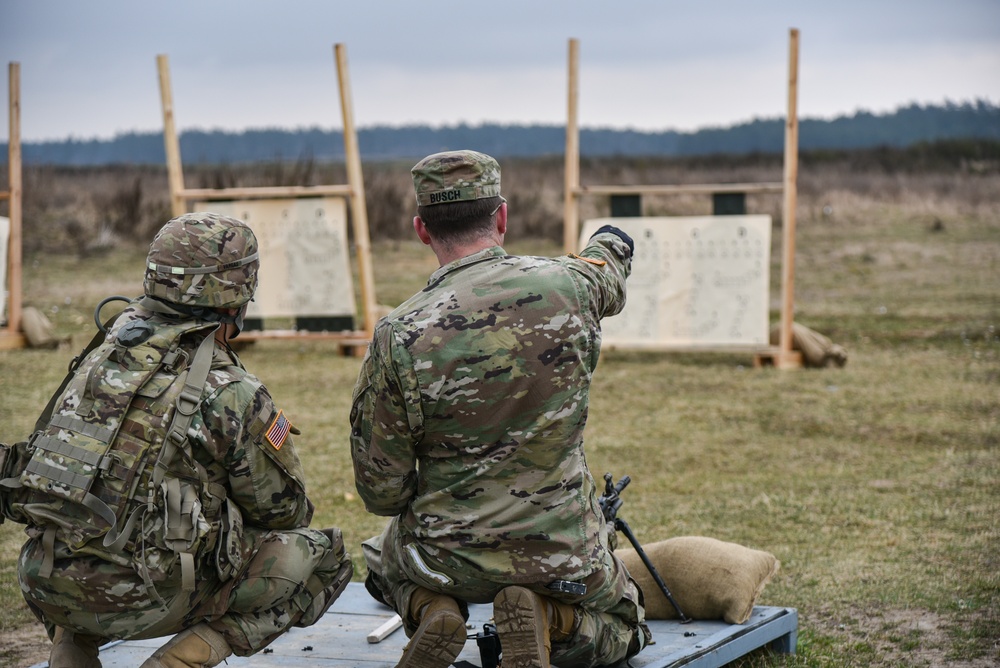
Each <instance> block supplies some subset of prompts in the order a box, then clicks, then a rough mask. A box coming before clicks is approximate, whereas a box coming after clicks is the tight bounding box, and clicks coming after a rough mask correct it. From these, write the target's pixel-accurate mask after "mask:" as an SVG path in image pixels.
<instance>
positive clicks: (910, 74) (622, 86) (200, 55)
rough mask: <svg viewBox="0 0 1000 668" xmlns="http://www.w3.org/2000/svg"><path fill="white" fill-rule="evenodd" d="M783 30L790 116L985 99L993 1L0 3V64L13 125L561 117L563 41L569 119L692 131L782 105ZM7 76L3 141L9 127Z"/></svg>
mask: <svg viewBox="0 0 1000 668" xmlns="http://www.w3.org/2000/svg"><path fill="white" fill-rule="evenodd" d="M790 28H798V29H799V31H800V55H799V97H798V106H799V115H800V117H803V118H832V117H834V116H838V115H843V114H850V113H854V112H855V111H858V110H859V109H863V110H867V111H872V112H886V111H891V110H893V109H895V108H897V107H899V106H901V105H905V104H909V103H911V102H917V103H920V104H927V103H935V104H940V103H942V102H945V101H946V100H950V101H953V102H965V101H971V100H975V99H985V100H988V101H990V102H992V103H994V104H997V103H1000V1H998V0H949V1H948V2H942V1H940V0H898V1H895V2H888V1H880V0H837V1H835V2H829V1H822V2H821V1H820V0H797V1H787V2H786V1H782V0H756V1H754V2H750V1H748V0H719V1H712V0H703V1H701V2H693V1H688V2H679V1H675V0H615V1H613V2H612V1H610V0H575V1H572V2H570V1H562V0H530V1H528V0H494V1H493V2H478V3H474V2H439V1H437V0H423V1H422V2H403V1H402V0H398V1H396V0H392V1H390V0H352V1H350V2H348V1H342V0H281V1H280V2H268V1H265V0H238V1H237V0H197V1H195V0H160V1H159V2H153V1H147V0H0V64H2V65H3V70H4V75H3V77H2V79H3V80H4V81H6V79H7V76H6V73H7V67H6V63H9V62H11V61H16V62H19V63H20V67H21V136H22V139H23V140H25V141H32V140H42V139H64V138H66V137H70V136H72V137H77V138H93V137H100V138H109V137H112V136H113V135H115V134H117V133H121V132H128V131H133V130H134V131H158V130H160V129H162V127H163V122H162V115H161V110H160V109H161V108H160V93H159V84H158V79H157V73H156V56H157V54H166V55H167V56H168V57H169V62H170V76H171V81H172V89H173V97H174V105H175V116H176V121H177V125H178V128H179V130H181V131H183V130H185V129H193V128H201V129H214V128H221V129H225V130H234V131H237V130H244V129H247V128H261V127H282V128H296V127H315V126H318V127H321V128H340V127H341V126H342V123H341V115H340V106H339V98H338V94H337V76H336V68H335V66H334V58H333V45H334V44H336V43H342V44H344V45H345V46H346V49H347V55H348V66H349V75H350V81H351V89H352V95H353V100H354V105H353V106H354V117H355V124H356V125H357V126H358V127H368V126H372V125H385V124H388V125H401V124H410V123H423V124H430V125H445V124H454V123H458V122H466V123H470V124H478V123H482V122H501V123H551V124H561V123H564V122H565V120H566V90H567V51H568V41H569V39H570V38H571V37H572V38H577V39H578V40H580V104H579V120H580V124H581V125H582V126H584V127H632V128H638V129H644V130H648V129H652V130H664V129H675V130H693V129H697V128H702V127H707V126H717V125H730V124H733V123H737V122H741V121H747V120H751V119H753V118H774V117H779V116H783V115H784V113H785V110H786V105H787V97H786V96H787V83H786V79H787V72H788V35H789V29H790ZM6 89H7V86H6V83H5V84H4V85H3V87H2V89H0V100H2V104H0V121H2V126H0V140H6V138H7V127H8V122H9V121H8V110H7V103H6V95H5V94H3V93H2V91H5V90H6Z"/></svg>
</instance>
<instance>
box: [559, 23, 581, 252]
mask: <svg viewBox="0 0 1000 668" xmlns="http://www.w3.org/2000/svg"><path fill="white" fill-rule="evenodd" d="M579 67H580V42H579V40H576V39H570V40H569V94H568V100H567V110H566V168H565V173H566V174H565V181H564V184H563V250H564V251H566V252H567V253H573V252H575V251H576V250H577V246H578V245H579V243H580V240H579V236H580V200H579V197H578V191H579V189H580V129H579V126H578V122H577V106H578V102H579V83H578V82H579V77H578V72H579Z"/></svg>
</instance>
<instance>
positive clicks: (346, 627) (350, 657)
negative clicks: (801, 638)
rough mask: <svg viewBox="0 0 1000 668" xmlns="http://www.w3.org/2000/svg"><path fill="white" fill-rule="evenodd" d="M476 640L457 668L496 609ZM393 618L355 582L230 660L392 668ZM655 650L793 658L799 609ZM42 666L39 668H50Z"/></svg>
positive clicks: (112, 661) (119, 653) (655, 653)
mask: <svg viewBox="0 0 1000 668" xmlns="http://www.w3.org/2000/svg"><path fill="white" fill-rule="evenodd" d="M469 612H470V618H469V624H470V626H469V634H470V636H471V638H470V640H469V641H468V642H467V643H466V645H465V649H464V650H463V651H462V654H461V655H460V656H459V657H458V660H457V661H456V662H455V665H456V666H462V667H465V668H468V666H470V665H471V666H473V667H474V668H478V667H479V666H480V659H479V650H478V647H477V645H476V641H475V634H476V633H477V632H478V631H481V630H482V628H483V624H484V623H486V622H488V621H490V616H491V614H492V607H491V606H489V605H473V606H470V611H469ZM392 616H393V612H392V610H389V609H388V608H386V607H385V606H383V605H381V604H379V603H376V602H375V601H374V600H373V599H372V598H371V596H369V595H368V592H367V591H365V588H364V586H363V585H361V584H360V583H357V582H352V583H351V584H349V585H348V586H347V590H346V591H345V592H344V594H343V595H342V596H341V597H340V598H339V599H338V600H337V602H336V603H334V605H333V607H332V608H331V609H330V611H329V612H328V613H327V614H326V615H325V616H324V617H323V618H322V619H321V620H320V621H319V622H317V623H316V624H314V625H313V626H311V627H309V628H306V629H292V630H291V631H289V632H288V633H286V634H285V635H283V636H281V637H280V638H278V639H277V640H276V641H274V643H272V644H271V646H270V647H268V648H267V649H266V650H264V652H260V653H258V654H256V655H254V656H252V657H236V656H233V657H230V658H229V659H228V660H227V664H226V665H228V666H234V667H238V666H248V667H249V666H253V667H254V668H277V667H279V666H280V667H281V668H305V667H307V666H323V667H330V668H334V667H336V668H391V666H395V665H396V663H397V661H399V657H400V655H401V654H402V652H403V646H404V645H405V644H406V635H405V634H404V633H403V631H402V629H400V630H398V631H395V632H393V633H391V634H390V635H389V636H388V637H387V638H386V639H385V640H383V641H382V642H380V643H369V642H368V641H367V637H368V635H369V634H370V633H372V631H374V630H376V629H377V628H378V627H380V626H382V625H383V624H384V623H385V622H386V621H388V620H389V619H390V618H391V617H392ZM649 627H650V629H651V630H652V632H653V641H654V644H652V645H650V646H648V647H647V648H646V649H645V650H643V651H642V652H641V653H640V654H639V655H638V656H635V657H633V658H632V659H631V661H630V662H629V665H630V666H631V667H632V668H672V667H674V666H685V668H717V667H718V666H723V665H725V664H727V663H729V662H730V661H733V660H735V659H737V658H739V657H741V656H743V655H744V654H748V653H749V652H752V651H753V650H755V649H757V648H760V647H765V646H770V647H771V648H772V649H773V650H774V651H776V652H784V653H794V652H795V643H796V635H797V631H798V614H797V612H796V610H795V609H794V608H780V607H762V606H758V607H756V608H754V612H753V615H752V616H751V618H750V620H749V621H747V623H746V624H739V625H736V624H727V623H725V622H721V621H718V622H706V621H694V622H691V623H689V624H680V623H678V622H675V621H651V622H649ZM164 642H166V639H165V638H157V639H153V640H129V641H118V642H114V643H109V644H108V645H106V646H105V647H104V648H102V649H101V663H102V664H103V665H104V668H134V667H135V666H138V665H139V664H141V663H142V662H143V661H144V660H145V659H146V657H148V656H149V655H150V654H152V653H153V651H154V650H155V649H156V648H157V647H159V646H160V645H162V644H163V643H164ZM47 665H48V664H46V663H42V664H38V665H37V666H34V667H33V668H44V667H45V666H47Z"/></svg>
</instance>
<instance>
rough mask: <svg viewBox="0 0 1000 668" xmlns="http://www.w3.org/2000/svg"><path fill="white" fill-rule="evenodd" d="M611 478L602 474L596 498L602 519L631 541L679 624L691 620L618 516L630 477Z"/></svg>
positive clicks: (609, 475)
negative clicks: (598, 493)
mask: <svg viewBox="0 0 1000 668" xmlns="http://www.w3.org/2000/svg"><path fill="white" fill-rule="evenodd" d="M613 480H614V478H613V477H612V476H611V474H610V473H605V474H604V495H603V496H601V497H600V498H599V499H598V503H599V504H600V506H601V511H602V512H603V513H604V519H605V520H607V521H608V522H613V523H614V527H615V531H621V532H622V533H623V534H625V537H626V538H628V541H629V542H630V543H632V547H634V548H635V552H636V554H638V555H639V558H640V559H642V563H643V564H645V566H646V569H647V570H648V571H649V574H650V575H652V576H653V580H654V581H655V582H656V584H657V585H658V586H659V587H660V591H662V592H663V595H664V596H666V597H667V600H668V601H670V605H672V606H674V610H676V611H677V616H678V617H680V620H681V624H687V623H689V622H691V621H692V620H691V618H690V617H688V616H687V615H685V614H684V611H683V610H681V606H679V605H678V604H677V601H675V600H674V596H673V594H671V593H670V589H668V588H667V583H666V582H664V581H663V578H661V577H660V574H659V573H658V572H657V570H656V566H654V565H653V562H651V561H650V560H649V557H647V556H646V551H645V550H643V549H642V545H640V544H639V540H638V539H637V538H636V537H635V534H634V533H632V528H631V527H630V526H629V525H628V522H626V521H625V520H623V519H621V518H620V517H618V510H619V509H620V508H621V507H622V503H623V502H622V499H621V496H620V495H621V493H622V490H624V489H625V488H626V487H627V486H628V484H629V483H630V482H632V479H631V478H629V477H628V476H623V477H622V479H621V480H619V481H618V484H614V483H613V482H612V481H613Z"/></svg>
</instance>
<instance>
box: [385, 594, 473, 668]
mask: <svg viewBox="0 0 1000 668" xmlns="http://www.w3.org/2000/svg"><path fill="white" fill-rule="evenodd" d="M410 616H411V617H412V618H413V619H416V620H419V622H420V626H419V627H418V628H417V632H416V633H414V634H413V637H412V638H410V642H409V643H407V645H406V648H405V649H404V650H403V658H402V659H400V660H399V663H398V664H396V668H448V666H450V665H451V663H452V661H454V660H455V659H456V658H458V655H459V654H461V653H462V648H463V647H464V646H465V619H464V618H463V617H462V612H461V611H460V610H459V609H458V603H456V602H455V599H453V598H452V597H451V596H445V595H444V594H436V593H434V592H432V591H430V590H429V589H423V588H420V589H418V590H417V591H415V592H414V593H413V595H412V596H411V597H410Z"/></svg>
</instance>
